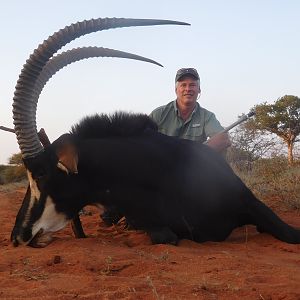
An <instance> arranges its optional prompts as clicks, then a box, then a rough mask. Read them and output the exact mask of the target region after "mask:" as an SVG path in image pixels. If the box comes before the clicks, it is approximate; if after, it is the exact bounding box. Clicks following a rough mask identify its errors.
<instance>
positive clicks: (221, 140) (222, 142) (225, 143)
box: [206, 132, 231, 152]
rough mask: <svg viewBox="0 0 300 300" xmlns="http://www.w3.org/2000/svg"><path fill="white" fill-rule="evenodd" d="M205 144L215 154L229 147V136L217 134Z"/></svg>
mask: <svg viewBox="0 0 300 300" xmlns="http://www.w3.org/2000/svg"><path fill="white" fill-rule="evenodd" d="M206 144H207V145H208V146H209V147H211V148H213V149H214V150H216V151H217V152H222V151H223V150H225V149H226V148H228V147H229V146H231V142H230V138H229V134H228V133H227V132H223V133H217V134H216V135H214V136H213V137H211V138H210V139H209V140H208V141H207V143H206Z"/></svg>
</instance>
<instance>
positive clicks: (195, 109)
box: [173, 99, 200, 121]
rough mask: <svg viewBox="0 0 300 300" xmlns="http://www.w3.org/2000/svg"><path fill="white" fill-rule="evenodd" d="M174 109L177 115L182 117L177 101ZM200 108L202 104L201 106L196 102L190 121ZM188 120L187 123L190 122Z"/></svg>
mask: <svg viewBox="0 0 300 300" xmlns="http://www.w3.org/2000/svg"><path fill="white" fill-rule="evenodd" d="M173 107H174V110H175V113H176V115H177V117H180V111H179V109H178V107H177V99H175V100H174V102H173ZM199 107H200V104H199V103H198V102H196V105H195V108H194V110H193V111H192V113H191V115H190V117H189V118H188V120H190V119H191V117H192V116H193V115H194V113H195V112H196V111H197V110H198V109H199ZM188 120H187V121H188Z"/></svg>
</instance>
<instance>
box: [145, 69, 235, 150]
mask: <svg viewBox="0 0 300 300" xmlns="http://www.w3.org/2000/svg"><path fill="white" fill-rule="evenodd" d="M175 93H176V96H177V98H176V100H175V101H172V102H169V103H168V104H166V105H163V106H160V107H158V108H156V109H155V110H154V111H152V112H151V114H150V117H151V118H152V119H153V121H154V122H155V123H156V124H157V125H158V130H159V131H160V132H161V133H164V134H166V135H170V136H177V137H179V138H183V139H189V140H194V141H199V142H201V143H203V142H205V141H206V140H207V138H209V140H208V141H207V145H208V146H210V147H212V148H213V149H215V150H216V151H218V152H221V151H223V150H225V149H226V148H227V147H229V146H230V145H231V143H230V139H229V136H228V134H227V133H220V131H222V130H223V127H222V126H221V124H220V122H219V121H218V120H217V119H216V117H215V115H214V113H212V112H210V111H208V110H207V109H205V108H203V107H201V106H200V105H199V103H198V102H197V100H198V98H199V96H200V93H201V89H200V77H199V75H198V72H197V70H196V69H193V68H183V69H180V70H178V71H177V73H176V77H175Z"/></svg>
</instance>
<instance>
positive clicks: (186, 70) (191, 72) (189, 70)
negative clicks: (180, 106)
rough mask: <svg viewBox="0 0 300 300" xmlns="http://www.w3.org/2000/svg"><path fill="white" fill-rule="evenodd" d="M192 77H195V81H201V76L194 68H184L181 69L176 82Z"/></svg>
mask: <svg viewBox="0 0 300 300" xmlns="http://www.w3.org/2000/svg"><path fill="white" fill-rule="evenodd" d="M186 75H190V76H193V77H195V79H197V80H200V77H199V74H198V72H197V70H196V69H194V68H182V69H179V70H178V71H177V73H176V76H175V82H177V81H179V80H180V78H181V77H183V76H186Z"/></svg>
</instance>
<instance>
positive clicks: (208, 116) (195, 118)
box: [150, 100, 223, 143]
mask: <svg viewBox="0 0 300 300" xmlns="http://www.w3.org/2000/svg"><path fill="white" fill-rule="evenodd" d="M150 118H151V119H152V120H153V121H154V122H155V123H156V124H157V126H158V130H159V132H161V133H163V134H166V135H169V136H177V137H179V138H183V139H188V140H193V141H200V142H201V143H203V142H205V141H206V140H207V138H208V137H212V136H213V135H215V134H216V133H218V132H220V131H221V130H223V127H222V126H221V124H220V122H219V121H218V120H217V118H216V116H215V114H214V113H212V112H210V111H208V110H207V109H205V108H203V107H201V106H200V105H199V103H198V102H197V103H196V107H195V109H194V111H193V112H192V114H191V116H190V117H189V118H188V119H187V120H186V121H184V120H183V119H181V117H180V113H179V110H178V108H177V105H176V100H175V101H172V102H170V103H168V104H167V105H163V106H160V107H158V108H156V109H155V110H154V111H152V112H151V114H150Z"/></svg>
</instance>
